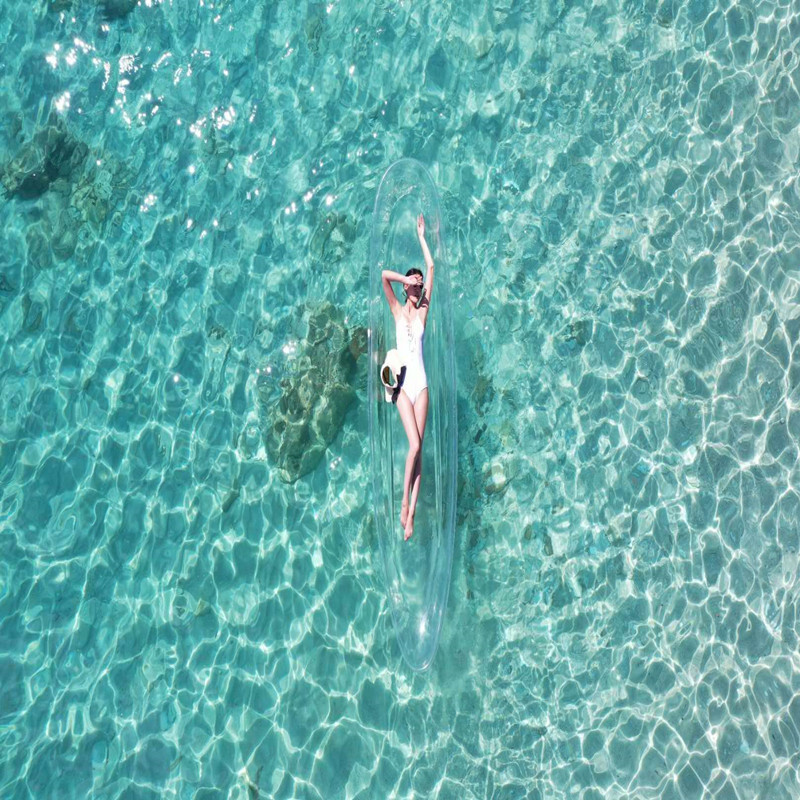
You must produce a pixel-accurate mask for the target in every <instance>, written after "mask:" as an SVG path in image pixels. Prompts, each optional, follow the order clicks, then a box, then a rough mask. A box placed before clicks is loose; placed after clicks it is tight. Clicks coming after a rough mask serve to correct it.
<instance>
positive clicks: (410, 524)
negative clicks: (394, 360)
mask: <svg viewBox="0 0 800 800" xmlns="http://www.w3.org/2000/svg"><path fill="white" fill-rule="evenodd" d="M417 237H418V238H419V244H420V247H421V248H422V255H423V256H424V257H425V266H426V267H427V269H428V278H427V281H426V282H425V289H424V291H423V289H422V271H421V270H419V269H416V268H412V269H410V270H409V271H408V272H407V273H406V274H405V275H401V274H400V273H399V272H392V271H391V270H388V269H385V270H383V272H382V273H381V277H382V279H383V291H384V294H385V295H386V300H387V301H388V303H389V308H390V309H391V310H392V316H393V317H394V324H395V332H396V335H397V350H398V351H399V352H400V354H401V356H402V359H403V363H404V364H405V367H406V370H405V376H404V378H403V382H402V388H401V390H400V392H399V394H398V396H397V410H398V411H399V412H400V419H401V420H402V421H403V427H404V428H405V431H406V436H408V457H407V458H406V472H405V479H404V482H403V503H402V505H401V506H400V524H401V525H402V526H403V529H404V533H405V536H404V538H405V540H406V541H408V539H409V538H410V537H411V534H412V533H414V512H415V511H416V508H417V499H418V497H419V484H420V480H421V478H422V440H423V437H424V435H425V422H426V420H427V418H428V379H427V376H426V375H425V364H424V362H423V360H422V345H423V342H424V339H425V323H426V320H427V319H428V311H429V309H430V303H431V293H432V292H433V259H432V258H431V251H430V250H429V249H428V243H427V242H426V241H425V219H424V218H423V216H422V214H420V215H419V218H418V219H417ZM392 281H396V282H398V283H402V284H403V285H404V286H405V292H406V302H405V305H400V303H399V302H398V301H397V298H396V297H395V296H394V289H392ZM409 492H410V498H409Z"/></svg>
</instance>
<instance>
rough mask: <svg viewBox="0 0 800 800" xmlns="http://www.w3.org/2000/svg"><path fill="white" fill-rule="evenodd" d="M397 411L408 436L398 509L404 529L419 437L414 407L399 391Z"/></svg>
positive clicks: (403, 393)
mask: <svg viewBox="0 0 800 800" xmlns="http://www.w3.org/2000/svg"><path fill="white" fill-rule="evenodd" d="M397 410H398V411H399V412H400V419H401V420H402V422H403V427H404V428H405V431H406V436H408V456H407V458H406V472H405V477H404V479H403V503H402V506H401V509H400V524H401V525H402V526H403V527H405V525H406V522H407V520H408V507H409V504H408V493H409V489H410V487H411V477H412V475H413V474H414V467H415V465H416V462H417V456H418V455H419V453H420V445H421V441H420V437H419V432H418V431H417V421H416V419H415V418H414V406H412V405H411V401H410V400H409V399H408V395H407V394H406V393H405V392H404V391H403V390H402V389H401V390H400V394H399V395H398V397H397Z"/></svg>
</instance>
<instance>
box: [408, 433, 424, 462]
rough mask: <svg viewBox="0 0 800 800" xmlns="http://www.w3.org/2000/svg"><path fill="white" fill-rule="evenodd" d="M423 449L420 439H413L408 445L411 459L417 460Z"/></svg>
mask: <svg viewBox="0 0 800 800" xmlns="http://www.w3.org/2000/svg"><path fill="white" fill-rule="evenodd" d="M421 449H422V442H421V441H420V439H419V437H416V438H415V439H412V440H411V441H410V442H409V443H408V456H409V458H416V457H417V456H418V455H419V451H420V450H421Z"/></svg>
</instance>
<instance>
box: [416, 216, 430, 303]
mask: <svg viewBox="0 0 800 800" xmlns="http://www.w3.org/2000/svg"><path fill="white" fill-rule="evenodd" d="M417 236H418V237H419V246H420V247H421V248H422V255H423V256H425V266H426V267H427V269H428V276H427V277H426V278H425V295H426V296H427V298H428V303H430V302H431V294H433V257H432V256H431V251H430V249H429V248H428V243H427V242H426V241H425V217H423V216H422V214H420V215H419V218H418V219H417Z"/></svg>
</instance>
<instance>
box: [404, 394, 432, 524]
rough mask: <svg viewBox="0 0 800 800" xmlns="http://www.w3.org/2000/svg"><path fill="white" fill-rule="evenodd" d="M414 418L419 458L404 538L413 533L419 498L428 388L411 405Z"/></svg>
mask: <svg viewBox="0 0 800 800" xmlns="http://www.w3.org/2000/svg"><path fill="white" fill-rule="evenodd" d="M413 409H414V420H415V421H416V423H417V431H418V432H419V458H417V463H416V466H415V468H414V473H413V475H412V476H411V487H412V488H411V500H410V501H409V504H408V516H407V517H406V524H405V531H406V535H405V538H406V539H408V538H409V537H410V536H411V534H412V533H414V512H415V511H416V510H417V500H418V499H419V486H420V483H421V482H422V443H423V441H424V439H425V424H426V423H427V421H428V389H427V388H425V389H423V390H422V391H421V392H420V393H419V396H418V397H417V402H416V403H415V405H414V406H413Z"/></svg>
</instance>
